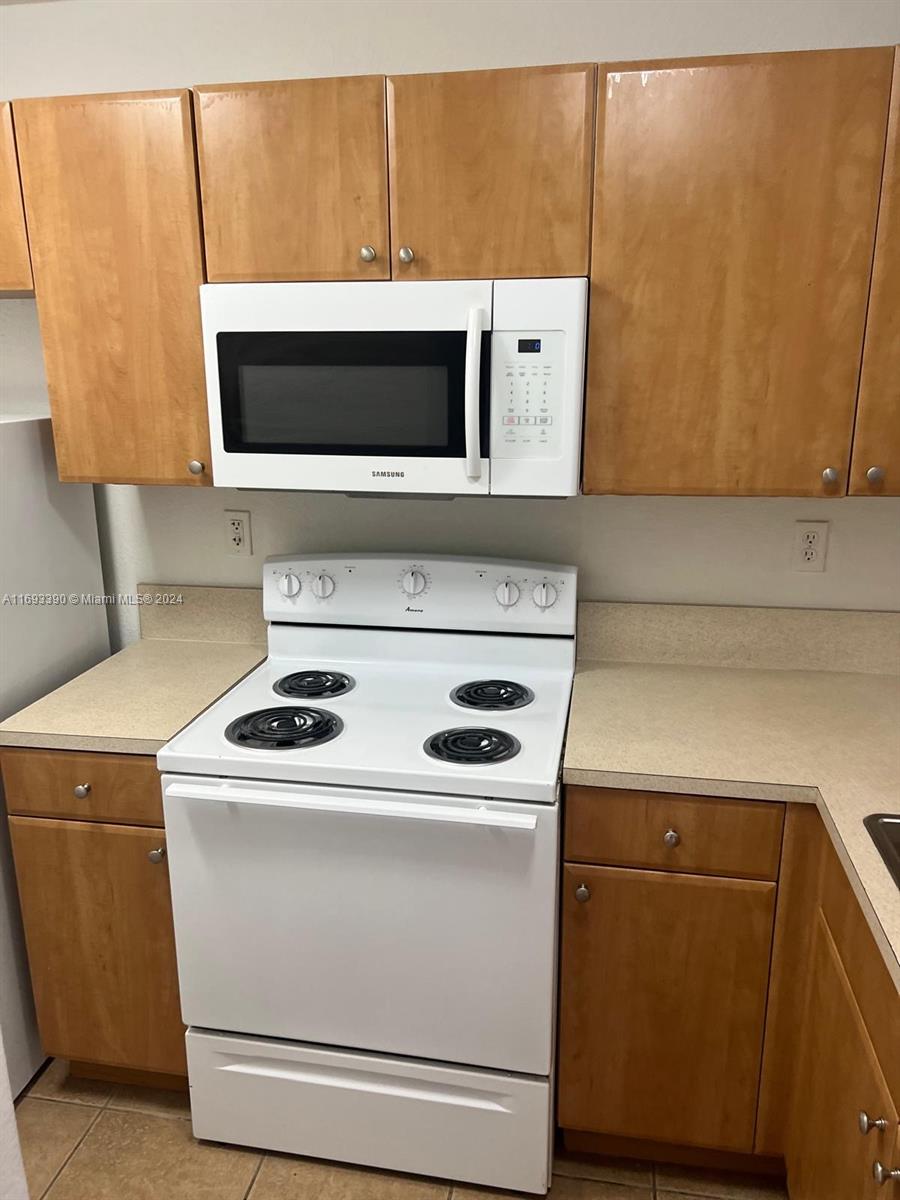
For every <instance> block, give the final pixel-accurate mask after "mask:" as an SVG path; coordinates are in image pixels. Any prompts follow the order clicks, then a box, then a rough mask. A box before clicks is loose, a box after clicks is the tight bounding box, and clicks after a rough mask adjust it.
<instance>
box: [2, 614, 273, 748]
mask: <svg viewBox="0 0 900 1200" xmlns="http://www.w3.org/2000/svg"><path fill="white" fill-rule="evenodd" d="M265 656H266V648H265V646H264V645H258V644H249V643H236V642H215V641H182V640H177V641H176V640H166V639H162V638H152V639H150V638H148V639H145V640H141V641H139V642H135V643H134V644H133V645H131V646H128V647H126V648H125V649H124V650H120V651H119V653H118V654H114V655H113V656H112V658H107V659H105V660H104V661H103V662H101V663H98V664H97V666H96V667H92V668H91V669H90V670H89V671H85V672H84V674H83V675H79V676H78V677H77V678H76V679H73V680H72V681H71V682H70V683H66V684H64V685H63V686H62V687H61V688H57V689H56V691H55V692H50V694H49V695H47V696H44V697H43V699H41V700H37V701H35V703H34V704H30V705H29V706H28V707H27V708H23V709H22V710H21V712H17V713H16V714H15V715H14V716H12V717H10V718H9V719H8V720H6V721H4V722H3V723H2V724H0V746H40V747H43V748H45V749H50V750H99V751H108V752H115V753H119V754H155V753H156V752H157V750H159V749H160V747H161V746H162V745H163V744H164V743H165V742H167V741H168V740H169V738H171V737H172V736H173V735H174V734H176V733H177V732H178V730H179V729H182V728H183V727H184V726H185V725H187V723H188V721H190V720H192V719H193V718H194V717H195V716H197V714H198V713H199V712H202V711H203V709H204V708H206V707H208V706H209V705H210V704H212V702H213V701H214V700H215V699H217V698H218V697H219V696H221V694H222V693H223V692H225V691H227V690H228V688H230V687H231V686H232V684H234V683H236V682H237V681H238V680H239V679H241V678H242V677H243V676H244V675H246V674H247V672H248V671H250V670H251V669H252V668H253V667H255V666H256V664H257V663H258V662H260V661H261V660H262V659H264V658H265Z"/></svg>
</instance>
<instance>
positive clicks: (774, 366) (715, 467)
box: [584, 47, 893, 496]
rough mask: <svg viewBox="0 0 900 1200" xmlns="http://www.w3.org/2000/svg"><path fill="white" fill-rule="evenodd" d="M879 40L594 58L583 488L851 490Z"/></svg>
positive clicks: (879, 142) (879, 146) (880, 98)
mask: <svg viewBox="0 0 900 1200" xmlns="http://www.w3.org/2000/svg"><path fill="white" fill-rule="evenodd" d="M892 54H893V51H892V50H891V48H890V47H881V48H876V49H869V50H836V51H814V52H808V53H797V54H755V55H750V56H746V57H737V58H727V59H718V60H717V59H695V60H692V61H690V62H674V63H671V62H666V63H644V64H639V63H638V64H635V63H631V64H623V65H622V66H619V67H608V68H605V69H604V70H603V71H602V72H601V78H600V86H599V113H598V131H597V158H596V188H595V203H594V234H593V257H592V266H591V326H590V354H589V366H588V399H587V415H586V441H585V478H584V487H585V491H587V492H612V493H623V494H627V493H660V494H688V495H737V496H740V495H785V496H789V495H800V496H802V495H809V496H815V495H829V494H838V493H841V494H843V493H844V492H845V491H846V487H847V471H848V467H849V460H850V443H851V436H852V428H853V415H854V408H855V404H856V390H857V382H858V377H859V362H860V355H861V351H862V342H863V327H864V323H865V316H866V302H867V296H868V288H869V273H870V269H871V265H872V252H873V244H874V237H875V220H876V214H877V210H878V192H879V187H880V181H881V167H882V158H883V154H884V138H885V129H886V124H887V110H888V100H889V95H890V77H891V62H892ZM829 468H831V470H832V471H833V472H834V475H832V474H831V473H830V472H829V474H828V475H827V476H825V477H823V471H827V470H828V469H829ZM829 480H832V482H828V481H829Z"/></svg>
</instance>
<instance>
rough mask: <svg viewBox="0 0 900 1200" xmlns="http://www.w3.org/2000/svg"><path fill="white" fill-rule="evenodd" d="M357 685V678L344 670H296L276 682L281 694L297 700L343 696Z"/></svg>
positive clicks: (276, 689)
mask: <svg viewBox="0 0 900 1200" xmlns="http://www.w3.org/2000/svg"><path fill="white" fill-rule="evenodd" d="M354 687H356V680H355V679H352V678H351V677H350V676H349V675H345V674H344V673H343V672H342V671H295V672H294V674H293V675H285V676H284V678H283V679H279V680H278V682H277V683H276V684H275V691H276V692H277V693H278V694H279V696H290V697H291V698H292V699H295V700H324V699H326V698H329V697H331V696H342V695H343V694H344V692H349V691H350V690H351V689H352V688H354Z"/></svg>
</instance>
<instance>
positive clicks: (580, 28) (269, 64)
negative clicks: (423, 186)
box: [0, 0, 900, 97]
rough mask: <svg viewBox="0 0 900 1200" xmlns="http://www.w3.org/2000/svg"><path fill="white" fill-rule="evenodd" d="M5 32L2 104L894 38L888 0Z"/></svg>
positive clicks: (81, 4) (151, 5)
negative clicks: (164, 89) (47, 97)
mask: <svg viewBox="0 0 900 1200" xmlns="http://www.w3.org/2000/svg"><path fill="white" fill-rule="evenodd" d="M0 24H2V28H0V33H2V35H3V37H2V42H3V46H2V48H0V87H2V88H3V91H4V93H5V94H7V95H8V96H10V97H14V96H43V95H52V94H54V93H56V94H62V93H66V92H90V91H98V92H99V91H114V90H117V89H123V90H124V89H137V88H158V87H176V86H179V87H180V86H186V85H189V84H193V83H217V82H225V81H232V80H234V81H236V80H246V79H282V78H291V77H294V76H299V75H352V74H362V73H365V72H367V71H373V72H379V73H384V72H405V71H410V72H414V71H445V70H446V71H457V70H461V69H464V68H467V67H470V68H475V67H508V66H517V65H521V64H525V63H555V62H585V61H596V60H605V61H612V60H615V59H620V58H621V59H626V58H664V57H667V56H674V55H690V54H725V53H734V52H739V51H757V50H801V49H810V48H813V47H824V46H866V45H880V44H885V43H889V42H896V41H898V40H900V9H898V5H897V3H896V0H54V2H52V3H28V4H21V3H19V4H12V5H9V6H7V7H4V8H3V9H2V11H0Z"/></svg>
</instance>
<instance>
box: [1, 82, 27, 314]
mask: <svg viewBox="0 0 900 1200" xmlns="http://www.w3.org/2000/svg"><path fill="white" fill-rule="evenodd" d="M32 287H33V283H32V279H31V258H30V257H29V254H28V236H27V234H26V232H25V211H24V209H23V208H22V187H21V185H20V183H19V163H18V159H17V158H16V139H15V136H14V134H13V125H12V109H11V108H10V106H9V104H8V103H7V102H4V103H3V104H0V292H30V291H31V289H32Z"/></svg>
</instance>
